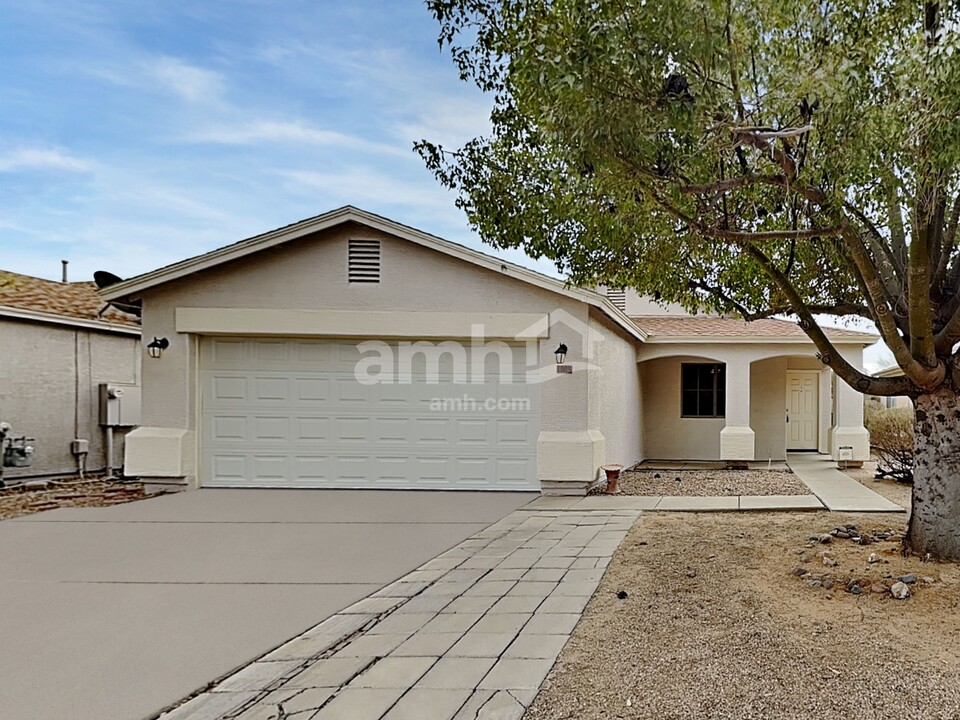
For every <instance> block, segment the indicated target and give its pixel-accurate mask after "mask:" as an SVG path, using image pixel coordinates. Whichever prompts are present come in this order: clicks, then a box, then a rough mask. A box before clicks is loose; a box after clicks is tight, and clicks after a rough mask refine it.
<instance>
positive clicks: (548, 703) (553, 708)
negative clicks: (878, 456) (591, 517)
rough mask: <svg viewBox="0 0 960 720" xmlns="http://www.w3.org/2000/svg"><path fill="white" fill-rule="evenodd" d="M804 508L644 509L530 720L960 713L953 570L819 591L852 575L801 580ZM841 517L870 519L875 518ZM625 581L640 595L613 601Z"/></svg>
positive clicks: (885, 718) (834, 548) (943, 717)
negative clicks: (918, 586) (909, 583)
mask: <svg viewBox="0 0 960 720" xmlns="http://www.w3.org/2000/svg"><path fill="white" fill-rule="evenodd" d="M813 517H815V516H810V515H804V514H787V513H768V514H765V515H762V516H758V515H733V514H724V515H720V514H699V515H695V516H691V515H690V514H685V515H680V514H655V515H653V514H651V515H645V516H644V517H643V519H642V521H641V523H638V524H637V526H636V527H635V529H634V530H633V531H632V533H631V536H628V538H627V540H626V541H625V542H624V543H623V545H622V546H621V548H620V550H619V551H618V553H617V554H616V555H615V556H614V558H613V560H612V562H611V563H610V566H609V569H608V572H607V574H606V575H605V576H604V578H603V580H602V581H601V583H600V587H599V589H598V591H597V593H596V595H594V597H593V599H592V600H591V602H590V604H589V606H588V607H587V609H586V611H585V613H584V616H583V618H582V619H581V620H580V623H579V625H578V626H577V628H576V630H575V632H574V634H573V635H572V636H571V638H570V639H569V641H568V642H567V644H566V646H565V647H564V649H563V651H562V652H561V654H560V658H559V660H558V662H557V664H556V665H555V666H554V668H553V670H552V671H551V673H550V675H549V676H548V678H547V680H546V682H545V683H544V685H543V687H542V688H541V690H540V693H539V695H538V696H537V698H536V700H535V701H534V703H533V704H532V705H531V707H530V708H529V710H528V711H527V714H526V715H525V716H524V720H564V719H566V720H573V719H575V720H615V719H620V718H622V719H623V720H662V719H665V718H677V719H679V718H698V719H700V718H704V719H706V720H734V719H736V720H795V719H797V718H857V720H861V719H863V720H889V719H890V718H894V717H895V718H898V720H900V719H906V720H928V719H932V718H937V719H939V720H952V719H953V718H957V717H960V689H958V688H960V616H958V613H957V612H956V610H955V608H956V606H957V604H958V603H960V570H958V569H957V568H956V567H955V566H947V565H942V566H938V571H939V572H941V573H942V574H943V577H944V581H943V582H938V583H937V584H935V585H933V586H924V587H923V588H922V592H919V593H917V594H916V595H914V596H912V597H911V598H910V600H909V602H900V603H896V602H893V601H892V600H891V596H890V595H889V593H886V592H885V593H884V594H882V595H880V594H876V595H875V594H873V593H871V592H869V591H868V592H866V593H863V588H862V587H861V586H860V585H854V587H857V588H858V590H859V592H860V593H862V594H860V595H856V596H854V595H852V594H848V593H844V592H833V593H830V592H827V590H828V589H835V590H839V589H846V583H847V580H846V579H842V578H843V575H844V574H845V573H840V572H839V571H836V570H827V569H826V568H822V567H821V568H818V570H814V572H813V573H811V574H810V577H809V578H808V579H809V580H820V578H819V577H817V575H819V574H820V573H822V572H823V571H824V570H827V573H828V574H830V573H832V574H833V577H831V578H829V579H828V578H824V579H823V580H822V587H819V588H811V587H808V586H807V583H806V581H805V580H802V581H800V582H798V579H800V578H798V577H794V571H793V568H794V567H795V563H796V557H797V556H796V554H795V550H796V547H797V544H798V542H799V543H802V542H803V541H804V540H805V539H806V538H807V537H808V536H809V535H810V534H811V530H815V529H816V528H812V527H810V523H811V520H812V518H813ZM847 517H849V521H850V522H860V523H861V524H862V525H863V526H864V527H866V528H869V522H870V520H869V516H847ZM641 532H642V535H641V534H640V533H641ZM741 533H742V535H741ZM639 537H644V538H656V542H655V543H654V545H653V546H651V547H650V548H647V547H640V546H638V545H637V543H636V542H635V539H636V538H639ZM718 538H724V540H723V542H718ZM885 545H886V543H885ZM889 545H890V547H891V548H894V547H895V544H894V543H889ZM830 547H831V552H834V553H835V554H836V557H837V558H838V559H840V560H841V565H844V566H845V565H846V562H847V561H846V558H847V554H848V553H849V554H850V556H851V557H853V556H857V557H859V561H858V564H857V566H856V567H858V568H859V570H858V571H860V570H863V568H865V567H866V562H865V560H866V555H867V553H865V552H864V548H861V547H860V546H858V545H855V544H854V543H852V542H845V543H834V544H833V545H831V546H830ZM871 547H872V548H876V547H878V546H876V545H874V546H871ZM881 547H882V546H881ZM875 552H877V553H878V554H881V552H882V551H881V550H879V549H878V550H875ZM707 553H710V554H716V555H717V558H716V560H714V561H713V562H703V561H702V558H704V557H705V555H706V554H707ZM881 556H882V557H887V556H886V555H881ZM889 557H890V558H891V563H892V564H891V565H890V566H887V567H888V568H895V567H898V566H897V565H896V564H895V563H899V562H901V559H899V556H895V555H891V556H889ZM902 562H904V563H913V562H919V560H918V559H904V560H902ZM687 566H694V567H696V569H697V571H698V572H697V576H696V577H695V578H689V577H687V576H686V574H685V572H683V569H684V568H685V567H687ZM851 567H853V565H851ZM800 570H801V568H800V567H796V572H797V574H799V573H800ZM893 573H894V574H895V575H900V574H904V573H903V572H902V571H899V570H898V569H894V570H893ZM804 574H807V573H804ZM916 574H918V575H920V574H921V573H916ZM837 576H840V579H838V578H837ZM877 581H879V576H878V578H877V579H876V580H874V579H871V581H870V584H872V583H873V582H877ZM623 587H643V588H645V589H646V591H645V592H644V593H643V598H642V601H641V602H632V601H627V602H623V601H620V600H617V598H616V591H617V590H619V589H621V588H623ZM867 588H868V590H869V584H868V585H867ZM631 597H632V596H631ZM628 700H629V701H630V704H629V705H628V704H627V701H628Z"/></svg>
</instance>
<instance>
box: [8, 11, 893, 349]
mask: <svg viewBox="0 0 960 720" xmlns="http://www.w3.org/2000/svg"><path fill="white" fill-rule="evenodd" d="M0 18H2V21H0V268H3V269H7V270H13V271H15V272H21V273H25V274H30V275H37V276H39V277H48V278H53V279H59V277H60V259H61V258H65V259H68V260H70V277H71V279H72V280H86V279H91V278H92V275H93V272H94V270H100V269H105V270H110V271H112V272H114V273H117V274H118V275H121V276H123V277H129V276H132V275H136V274H138V273H142V272H146V271H149V270H152V269H154V268H156V267H159V266H162V265H166V264H168V263H171V262H175V261H177V260H181V259H183V258H185V257H189V256H191V255H196V254H198V253H202V252H205V251H207V250H212V249H214V248H216V247H220V246H221V245H225V244H227V243H231V242H235V241H237V240H240V239H243V238H245V237H250V236H252V235H256V234H258V233H261V232H265V231H267V230H272V229H274V228H276V227H280V226H282V225H287V224H289V223H291V222H295V221H297V220H302V219H304V218H307V217H310V216H313V215H317V214H319V213H322V212H326V211H328V210H331V209H333V208H336V207H340V206H341V205H346V204H351V205H356V206H358V207H361V208H364V209H366V210H371V211H373V212H377V213H380V214H382V215H385V216H387V217H390V218H392V219H394V220H398V221H400V222H403V223H406V224H408V225H412V226H414V227H417V228H420V229H422V230H426V231H428V232H432V233H435V234H437V235H440V236H441V237H444V238H447V239H448V240H453V241H455V242H460V243H463V244H465V245H469V246H471V247H474V248H477V249H481V250H486V251H487V252H492V250H491V249H490V248H485V247H484V246H483V244H482V243H481V242H480V240H479V238H478V237H477V236H476V235H474V234H473V233H472V232H471V231H470V230H469V228H468V226H467V223H466V220H465V218H464V216H463V214H462V213H461V212H460V211H459V210H457V209H456V207H455V206H454V197H453V195H452V194H451V193H450V192H448V191H446V190H445V189H443V188H442V187H440V185H439V184H438V183H437V182H436V181H435V180H434V178H433V176H432V175H431V174H430V173H429V172H427V170H426V169H425V168H424V166H423V163H422V161H421V160H420V158H419V157H418V156H417V155H416V154H415V153H413V151H412V149H411V148H412V144H413V142H414V141H416V140H419V139H421V138H427V139H430V140H433V141H438V142H441V143H443V144H445V145H448V146H451V147H452V146H459V145H460V144H462V143H463V142H464V141H466V140H468V139H469V138H471V137H474V136H475V135H478V134H483V133H484V132H486V130H487V128H488V127H489V122H488V113H489V109H490V103H489V101H488V100H487V98H485V97H484V96H483V95H481V94H480V93H479V91H477V90H476V89H475V88H473V87H472V86H470V85H468V84H466V83H464V82H461V81H460V79H459V77H458V76H457V73H456V71H455V69H454V67H453V64H452V62H451V61H450V59H449V57H448V56H447V54H446V53H441V52H440V50H439V48H438V46H437V41H436V37H437V25H436V23H435V21H434V20H433V18H432V17H431V15H430V14H429V12H428V11H427V10H426V7H425V6H424V4H423V3H422V2H420V1H419V0H349V1H348V2H334V1H333V0H189V1H187V0H0ZM497 254H499V255H500V256H501V257H505V258H507V259H509V260H512V261H514V262H518V263H520V264H523V265H526V266H528V267H532V268H534V269H537V270H540V271H542V272H547V273H551V274H555V272H554V269H553V266H552V264H551V263H549V262H547V261H534V260H531V259H529V258H526V257H525V256H523V255H522V253H520V252H518V251H514V252H505V253H503V252H501V253H497ZM876 354H878V351H877V350H874V351H872V352H871V353H870V355H876ZM881 364H882V363H881Z"/></svg>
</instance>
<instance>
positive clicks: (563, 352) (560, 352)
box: [553, 343, 567, 365]
mask: <svg viewBox="0 0 960 720" xmlns="http://www.w3.org/2000/svg"><path fill="white" fill-rule="evenodd" d="M553 354H554V355H555V356H556V358H557V365H563V361H564V360H566V359H567V346H566V345H564V344H563V343H560V347H558V348H557V349H556V351H555V352H554V353H553Z"/></svg>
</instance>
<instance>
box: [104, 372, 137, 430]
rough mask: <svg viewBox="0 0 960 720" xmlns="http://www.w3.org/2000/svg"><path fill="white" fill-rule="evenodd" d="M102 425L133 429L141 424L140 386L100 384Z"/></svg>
mask: <svg viewBox="0 0 960 720" xmlns="http://www.w3.org/2000/svg"><path fill="white" fill-rule="evenodd" d="M100 424H101V425H104V426H110V427H132V426H134V425H139V424H140V386H139V385H121V384H120V383H100Z"/></svg>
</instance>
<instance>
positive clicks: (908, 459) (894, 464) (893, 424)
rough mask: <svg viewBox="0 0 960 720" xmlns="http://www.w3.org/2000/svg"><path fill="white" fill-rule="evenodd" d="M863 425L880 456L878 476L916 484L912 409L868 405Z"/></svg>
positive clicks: (873, 447) (872, 445)
mask: <svg viewBox="0 0 960 720" xmlns="http://www.w3.org/2000/svg"><path fill="white" fill-rule="evenodd" d="M864 425H866V428H867V430H869V431H870V446H871V449H872V450H873V454H874V456H875V457H876V459H877V474H876V476H877V477H878V478H885V477H888V478H891V479H893V480H896V481H897V482H900V483H908V484H913V447H914V444H913V408H878V407H868V408H867V411H866V415H865V417H864Z"/></svg>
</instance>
